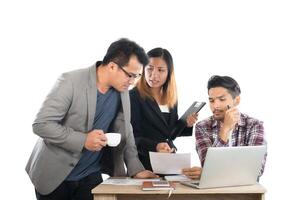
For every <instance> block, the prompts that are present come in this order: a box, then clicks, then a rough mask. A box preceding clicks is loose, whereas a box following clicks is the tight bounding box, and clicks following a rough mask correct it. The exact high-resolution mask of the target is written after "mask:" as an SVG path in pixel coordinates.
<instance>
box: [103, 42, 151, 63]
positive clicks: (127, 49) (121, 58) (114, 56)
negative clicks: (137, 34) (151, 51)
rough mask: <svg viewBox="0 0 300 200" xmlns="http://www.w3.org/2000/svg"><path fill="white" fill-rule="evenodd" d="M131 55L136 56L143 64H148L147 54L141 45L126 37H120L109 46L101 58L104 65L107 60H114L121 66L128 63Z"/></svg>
mask: <svg viewBox="0 0 300 200" xmlns="http://www.w3.org/2000/svg"><path fill="white" fill-rule="evenodd" d="M133 55H135V56H136V57H137V59H138V61H139V62H140V63H141V64H142V65H143V66H145V65H147V64H148V62H149V60H148V57H147V54H146V53H145V51H144V49H143V48H142V47H141V46H139V45H138V44H137V43H135V42H133V41H130V40H128V39H126V38H121V39H119V40H117V41H115V42H113V43H112V44H111V45H110V46H109V48H108V49H107V52H106V55H105V56H104V58H103V64H104V65H106V64H108V63H109V62H114V63H116V64H118V65H119V66H120V67H123V66H125V65H127V64H128V62H129V59H130V57H131V56H133Z"/></svg>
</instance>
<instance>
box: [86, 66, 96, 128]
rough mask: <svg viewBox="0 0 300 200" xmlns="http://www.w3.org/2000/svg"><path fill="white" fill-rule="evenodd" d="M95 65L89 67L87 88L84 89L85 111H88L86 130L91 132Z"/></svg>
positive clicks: (94, 107)
mask: <svg viewBox="0 0 300 200" xmlns="http://www.w3.org/2000/svg"><path fill="white" fill-rule="evenodd" d="M96 80H97V79H96V65H93V66H92V67H90V80H89V86H88V87H87V89H86V97H87V110H88V121H87V123H88V129H89V130H92V128H93V124H94V118H95V112H96V102H97V87H96V85H97V83H96Z"/></svg>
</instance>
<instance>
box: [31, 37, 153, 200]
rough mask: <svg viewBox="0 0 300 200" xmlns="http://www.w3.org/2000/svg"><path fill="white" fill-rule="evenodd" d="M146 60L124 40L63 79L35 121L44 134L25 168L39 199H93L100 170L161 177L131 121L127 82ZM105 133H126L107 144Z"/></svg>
mask: <svg viewBox="0 0 300 200" xmlns="http://www.w3.org/2000/svg"><path fill="white" fill-rule="evenodd" d="M147 63H148V59H147V56H146V54H145V52H144V50H143V48H141V47H140V46H139V45H137V44H136V43H135V42H133V41H130V40H128V39H120V40H118V41H116V42H114V43H112V44H111V45H110V47H109V48H108V50H107V53H106V55H105V57H104V59H103V61H98V62H97V63H96V64H95V65H93V66H91V67H89V68H85V69H80V70H76V71H72V72H68V73H64V74H63V75H62V76H61V77H60V78H59V79H58V81H57V82H56V84H55V86H54V88H53V89H52V90H51V92H50V93H49V95H48V96H47V98H46V100H45V101H44V103H43V105H42V107H41V109H40V111H39V113H38V114H37V117H36V119H35V121H34V123H33V132H34V133H35V134H37V135H38V136H39V139H38V141H37V143H36V145H35V147H34V149H33V152H32V154H31V156H30V158H29V161H28V163H27V166H26V171H27V173H28V175H29V177H30V179H31V181H32V183H33V184H34V186H35V191H36V196H37V199H41V200H44V199H63V200H66V199H72V200H73V199H81V200H82V199H84V200H87V199H93V197H92V194H91V189H93V188H94V187H95V186H97V185H98V184H100V183H101V182H102V177H101V173H106V174H109V175H110V176H134V177H136V178H153V177H156V175H155V174H153V173H152V172H150V171H147V170H145V169H144V167H143V165H142V164H141V162H140V161H139V159H138V156H137V150H136V146H135V143H134V139H133V134H132V127H131V125H130V101H129V96H128V87H129V86H130V85H131V84H132V83H133V82H134V80H135V79H136V78H138V77H139V76H140V74H141V71H142V68H143V66H144V65H146V64H147ZM106 132H118V133H121V143H120V144H119V145H118V146H117V147H108V146H107V145H106V144H107V138H106V136H105V133H106ZM124 163H125V164H126V167H127V171H126V170H125V167H124Z"/></svg>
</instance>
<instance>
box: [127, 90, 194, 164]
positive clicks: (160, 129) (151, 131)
mask: <svg viewBox="0 0 300 200" xmlns="http://www.w3.org/2000/svg"><path fill="white" fill-rule="evenodd" d="M130 103H131V124H132V127H133V133H134V138H135V143H136V146H137V150H138V154H139V158H140V160H141V162H142V163H143V165H144V167H145V168H146V169H148V170H152V167H151V164H150V158H149V151H153V152H155V151H156V145H157V144H158V143H160V142H168V143H169V145H170V146H171V147H175V146H174V144H173V142H172V141H173V140H174V139H175V138H176V137H180V136H191V135H192V132H193V127H191V128H188V127H186V123H185V122H183V121H180V120H178V113H177V105H176V106H174V108H173V109H171V110H170V119H169V123H167V121H166V120H165V118H164V116H163V114H162V112H161V111H160V109H159V106H158V104H157V103H156V101H155V100H151V99H149V98H146V99H143V98H142V97H141V96H140V94H139V92H138V90H137V88H133V89H132V90H131V91H130ZM175 148H176V147H175Z"/></svg>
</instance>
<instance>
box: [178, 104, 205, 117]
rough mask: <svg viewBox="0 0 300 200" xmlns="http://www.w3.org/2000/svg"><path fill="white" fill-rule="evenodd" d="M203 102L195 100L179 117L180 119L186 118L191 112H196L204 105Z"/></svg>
mask: <svg viewBox="0 0 300 200" xmlns="http://www.w3.org/2000/svg"><path fill="white" fill-rule="evenodd" d="M205 104H206V103H205V102H198V101H195V102H194V103H193V104H192V105H191V106H190V107H189V108H188V109H187V110H186V111H185V113H184V114H183V115H182V116H181V117H180V120H182V121H186V118H187V117H188V116H189V115H190V114H192V113H198V112H199V111H200V110H201V109H202V108H203V107H204V106H205Z"/></svg>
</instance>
